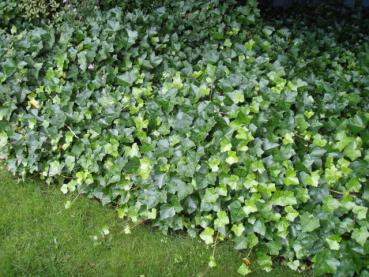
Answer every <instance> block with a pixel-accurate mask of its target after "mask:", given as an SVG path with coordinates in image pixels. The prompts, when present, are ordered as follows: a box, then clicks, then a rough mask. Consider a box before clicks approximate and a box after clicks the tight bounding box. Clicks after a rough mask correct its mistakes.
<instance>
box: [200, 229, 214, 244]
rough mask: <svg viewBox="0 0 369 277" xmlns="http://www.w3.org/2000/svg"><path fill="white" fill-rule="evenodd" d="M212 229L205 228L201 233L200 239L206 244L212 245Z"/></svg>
mask: <svg viewBox="0 0 369 277" xmlns="http://www.w3.org/2000/svg"><path fill="white" fill-rule="evenodd" d="M213 235H214V229H212V228H210V227H206V228H205V229H204V230H203V231H202V232H201V233H200V238H201V239H202V240H203V241H205V243H206V244H212V243H213Z"/></svg>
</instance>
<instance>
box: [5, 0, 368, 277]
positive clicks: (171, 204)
mask: <svg viewBox="0 0 369 277" xmlns="http://www.w3.org/2000/svg"><path fill="white" fill-rule="evenodd" d="M143 3H144V1H142V2H140V1H136V2H135V1H132V3H130V5H124V6H122V7H116V8H113V9H110V10H106V11H102V10H99V9H95V10H94V12H91V13H90V15H89V16H86V17H85V18H83V20H82V21H78V22H77V21H63V20H61V21H59V22H56V23H55V24H43V23H42V21H41V22H39V23H38V24H37V25H32V24H28V23H22V24H19V25H17V26H15V25H14V26H6V27H4V28H3V29H1V31H0V57H1V62H0V69H1V70H0V103H1V106H0V120H1V121H0V126H1V131H0V147H1V155H0V158H2V159H5V160H6V164H7V167H8V170H9V171H11V172H12V173H14V174H17V175H21V176H26V175H28V174H39V175H40V176H41V177H42V178H44V179H45V180H46V182H48V183H58V184H59V185H60V186H61V190H62V191H63V193H68V192H74V191H78V192H80V193H84V194H87V195H88V196H89V197H91V198H97V199H99V200H100V201H101V202H102V203H103V204H112V205H114V206H115V207H117V211H118V215H119V217H122V218H128V219H130V220H131V221H132V222H133V224H137V223H140V222H143V221H150V222H152V224H153V225H154V226H157V227H158V228H160V229H161V230H162V231H164V232H168V231H171V230H174V231H179V230H186V231H187V232H188V233H189V235H191V236H196V235H199V236H200V238H201V239H203V240H204V241H205V243H207V244H216V243H217V242H219V241H221V240H224V239H231V240H233V241H234V242H235V248H236V249H238V250H245V259H244V260H243V261H240V264H241V265H240V268H239V273H240V274H242V275H246V274H248V273H250V264H253V263H255V264H258V266H260V267H262V268H263V269H265V270H267V271H269V270H270V269H271V268H272V266H273V262H275V261H277V262H282V263H285V264H286V265H288V266H289V267H290V268H292V269H294V270H305V269H310V268H313V269H314V272H315V273H316V274H317V275H323V274H334V275H336V276H348V275H352V274H353V273H354V272H356V273H357V274H359V275H360V276H368V275H369V263H368V261H369V242H368V238H369V231H368V228H369V221H368V215H367V210H368V208H367V206H368V203H369V187H368V176H369V171H368V165H369V151H368V149H369V145H368V142H369V140H368V139H369V131H368V122H369V106H368V105H369V104H368V103H369V102H368V95H369V77H368V73H369V43H368V36H367V34H365V33H364V34H363V33H358V30H361V29H360V28H358V27H356V26H359V25H360V26H365V24H367V23H368V22H367V21H368V20H367V19H365V18H362V17H359V16H352V17H350V20H349V21H344V22H341V23H334V24H333V25H332V26H331V27H329V28H322V27H320V26H310V27H309V26H304V24H303V23H301V22H298V23H291V24H290V25H289V26H283V24H281V23H280V21H278V20H276V21H275V22H274V21H264V20H263V19H262V18H260V16H259V10H258V8H257V3H256V2H255V1H247V4H243V5H240V4H239V3H236V2H235V3H233V2H231V1H227V2H226V3H223V2H220V1H192V0H191V1H184V2H177V1H160V2H157V3H156V4H155V3H154V4H152V5H150V6H146V5H144V4H143ZM297 26H298V28H297ZM367 26H368V25H367ZM17 27H18V28H17ZM347 29H348V30H356V31H357V34H356V35H352V34H350V38H351V40H346V39H345V38H344V36H343V34H344V32H342V30H347ZM352 38H354V39H355V41H352ZM129 228H130V225H127V230H126V231H127V232H129ZM250 250H253V251H254V252H255V257H254V258H253V259H250V258H249V253H250ZM209 265H210V266H215V265H216V257H210V261H209Z"/></svg>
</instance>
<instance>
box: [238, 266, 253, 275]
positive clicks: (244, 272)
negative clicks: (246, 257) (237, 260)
mask: <svg viewBox="0 0 369 277" xmlns="http://www.w3.org/2000/svg"><path fill="white" fill-rule="evenodd" d="M237 272H238V274H240V275H242V276H246V275H248V274H250V273H251V272H252V270H251V269H250V268H249V266H247V265H245V264H244V263H242V264H241V266H240V267H239V268H238V270H237Z"/></svg>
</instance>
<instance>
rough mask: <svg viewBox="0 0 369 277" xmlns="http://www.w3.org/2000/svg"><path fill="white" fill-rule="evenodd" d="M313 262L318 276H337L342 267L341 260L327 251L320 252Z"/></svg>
mask: <svg viewBox="0 0 369 277" xmlns="http://www.w3.org/2000/svg"><path fill="white" fill-rule="evenodd" d="M313 261H314V272H315V273H316V274H317V275H324V274H329V273H330V274H335V273H336V272H337V269H338V267H339V265H340V262H339V260H338V259H337V258H336V257H335V256H334V255H333V254H332V252H331V251H329V250H327V249H324V250H322V251H319V252H318V253H317V254H316V255H315V256H314V258H313Z"/></svg>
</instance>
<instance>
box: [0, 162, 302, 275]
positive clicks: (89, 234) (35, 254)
mask: <svg viewBox="0 0 369 277" xmlns="http://www.w3.org/2000/svg"><path fill="white" fill-rule="evenodd" d="M0 178H1V184H0V207H1V212H0V276H15V275H16V276H25V275H26V276H141V275H142V276H146V277H147V276H238V274H237V273H236V271H237V268H238V266H239V265H240V261H241V258H242V253H239V252H237V251H235V250H234V249H232V245H231V244H228V243H223V244H221V245H219V246H218V247H217V248H216V251H215V256H216V260H217V263H218V266H217V267H216V268H214V269H210V268H208V267H207V263H208V257H209V256H210V255H211V253H212V251H213V250H212V248H211V247H207V246H206V245H205V244H204V243H202V242H201V241H199V240H197V239H191V238H190V237H188V236H187V235H174V234H173V235H170V236H165V235H163V234H161V233H160V232H158V231H156V230H154V229H153V228H151V227H150V226H141V225H140V226H137V227H136V228H135V229H134V230H133V231H132V234H128V235H127V234H124V233H123V231H122V230H123V229H124V226H125V225H124V222H123V221H122V220H119V219H118V218H117V216H116V213H115V212H114V210H113V209H111V208H109V207H102V206H101V205H100V204H99V203H98V202H96V201H92V200H89V199H87V198H85V197H83V196H81V197H78V198H77V199H76V201H74V203H73V205H72V207H71V208H70V209H65V208H64V205H65V203H66V201H67V200H68V199H69V200H73V198H75V196H73V195H71V196H68V197H66V196H64V195H63V194H62V193H61V192H60V191H59V189H58V188H57V187H53V186H46V185H44V184H43V183H42V182H40V181H34V180H31V179H28V180H27V181H26V182H18V181H17V180H16V178H14V177H13V176H11V175H9V174H8V173H6V172H5V171H4V170H1V169H0ZM104 227H107V228H108V229H109V234H108V235H106V236H105V237H104V238H103V237H102V235H101V232H102V230H103V229H104ZM93 236H98V240H97V241H94V239H93ZM251 276H273V277H278V276H283V277H289V276H300V274H297V273H294V272H291V271H289V270H287V269H285V268H282V267H278V268H276V269H275V270H274V271H273V272H271V273H269V274H266V273H265V272H261V271H257V270H256V272H255V273H254V274H251Z"/></svg>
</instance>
